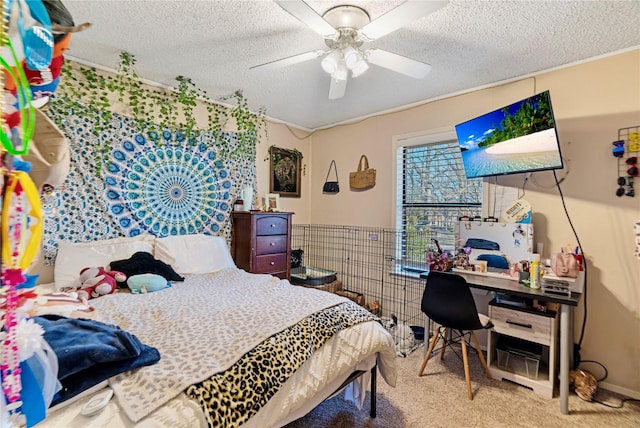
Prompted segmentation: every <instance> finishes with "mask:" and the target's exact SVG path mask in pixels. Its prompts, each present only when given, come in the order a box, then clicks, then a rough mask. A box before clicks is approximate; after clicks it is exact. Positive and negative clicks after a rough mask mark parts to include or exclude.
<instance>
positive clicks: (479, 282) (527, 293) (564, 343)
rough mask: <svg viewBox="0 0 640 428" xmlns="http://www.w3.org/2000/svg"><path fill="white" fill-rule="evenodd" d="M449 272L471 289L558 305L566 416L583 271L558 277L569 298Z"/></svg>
mask: <svg viewBox="0 0 640 428" xmlns="http://www.w3.org/2000/svg"><path fill="white" fill-rule="evenodd" d="M452 273H455V274H458V275H460V276H462V277H463V278H464V279H465V280H466V281H467V282H468V283H469V286H470V287H473V288H477V289H481V290H488V291H493V292H496V293H505V294H510V295H512V296H519V297H524V298H527V299H538V300H540V301H543V302H555V303H558V304H560V385H559V386H560V412H561V413H562V414H563V415H567V414H569V367H570V365H571V360H572V359H573V323H572V318H573V317H572V315H573V310H572V309H573V308H574V307H576V306H578V303H579V302H580V298H581V297H582V293H583V291H584V272H580V274H579V275H578V277H577V278H575V279H570V278H560V279H569V280H570V285H571V288H570V289H571V295H570V296H560V295H552V294H545V293H543V292H542V290H541V289H538V290H534V289H531V288H529V287H527V286H525V285H522V284H520V283H519V282H518V281H514V280H512V279H510V278H509V279H507V278H500V277H499V276H496V275H483V274H479V273H475V272H474V273H472V272H460V271H455V272H452ZM427 275H428V272H424V273H422V274H420V278H422V279H426V278H427Z"/></svg>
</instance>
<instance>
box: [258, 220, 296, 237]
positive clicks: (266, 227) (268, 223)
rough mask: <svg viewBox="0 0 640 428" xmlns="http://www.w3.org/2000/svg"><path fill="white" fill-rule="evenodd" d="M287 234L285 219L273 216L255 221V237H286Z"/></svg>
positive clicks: (286, 221)
mask: <svg viewBox="0 0 640 428" xmlns="http://www.w3.org/2000/svg"><path fill="white" fill-rule="evenodd" d="M288 232H289V221H288V220H287V218H286V217H275V216H273V215H270V216H264V217H261V218H258V219H256V235H286V234H287V233H288Z"/></svg>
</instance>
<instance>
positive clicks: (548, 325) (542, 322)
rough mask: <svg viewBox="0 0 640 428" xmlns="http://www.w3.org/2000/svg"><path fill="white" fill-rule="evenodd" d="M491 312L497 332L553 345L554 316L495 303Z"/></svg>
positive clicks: (490, 307)
mask: <svg viewBox="0 0 640 428" xmlns="http://www.w3.org/2000/svg"><path fill="white" fill-rule="evenodd" d="M489 314H490V315H489V316H490V317H491V321H492V322H493V325H494V327H493V329H494V330H495V331H496V332H498V333H501V334H506V335H509V336H514V337H519V338H521V339H524V340H530V341H532V342H537V343H541V344H543V345H547V346H549V345H551V338H552V337H553V334H552V331H551V329H552V326H553V318H549V317H547V316H544V315H536V314H532V313H529V312H523V311H518V310H514V309H507V308H502V307H499V306H493V305H490V306H489Z"/></svg>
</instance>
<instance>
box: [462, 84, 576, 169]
mask: <svg viewBox="0 0 640 428" xmlns="http://www.w3.org/2000/svg"><path fill="white" fill-rule="evenodd" d="M456 135H457V137H458V143H459V144H460V151H461V154H462V162H463V164H464V170H465V174H466V176H467V178H478V177H490V176H496V175H505V174H520V173H525V172H533V171H545V170H550V169H560V168H562V166H563V164H562V156H561V154H560V142H559V141H558V134H557V132H556V122H555V119H554V117H553V109H552V108H551V97H550V96H549V91H545V92H541V93H539V94H536V95H533V96H531V97H529V98H526V99H524V100H521V101H518V102H516V103H513V104H510V105H508V106H505V107H503V108H501V109H498V110H495V111H492V112H490V113H487V114H484V115H482V116H479V117H477V118H475V119H471V120H469V121H466V122H464V123H461V124H459V125H456Z"/></svg>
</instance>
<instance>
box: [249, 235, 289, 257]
mask: <svg viewBox="0 0 640 428" xmlns="http://www.w3.org/2000/svg"><path fill="white" fill-rule="evenodd" d="M288 237H289V236H288V235H265V236H256V255H258V256H261V255H264V254H274V253H286V252H287V238H288Z"/></svg>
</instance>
